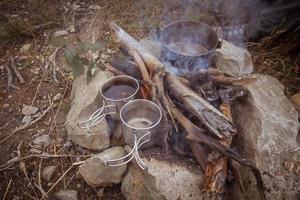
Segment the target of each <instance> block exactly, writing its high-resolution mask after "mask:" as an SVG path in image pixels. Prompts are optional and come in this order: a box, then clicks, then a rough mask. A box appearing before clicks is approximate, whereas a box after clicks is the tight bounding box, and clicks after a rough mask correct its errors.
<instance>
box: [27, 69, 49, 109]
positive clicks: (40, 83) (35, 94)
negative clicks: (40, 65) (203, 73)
mask: <svg viewBox="0 0 300 200" xmlns="http://www.w3.org/2000/svg"><path fill="white" fill-rule="evenodd" d="M45 74H46V71H44V72H43V75H42V78H41V80H40V82H39V84H38V86H37V88H36V90H35V93H34V96H33V99H32V101H31V105H33V103H34V101H35V99H36V96H37V93H38V91H39V89H40V87H41V85H42V82H43V80H44V77H45Z"/></svg>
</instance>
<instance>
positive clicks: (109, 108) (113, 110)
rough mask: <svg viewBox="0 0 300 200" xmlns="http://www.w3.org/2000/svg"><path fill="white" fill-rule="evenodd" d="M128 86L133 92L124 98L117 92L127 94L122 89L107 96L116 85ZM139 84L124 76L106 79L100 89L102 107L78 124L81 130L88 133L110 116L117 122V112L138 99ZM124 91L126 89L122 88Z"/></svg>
mask: <svg viewBox="0 0 300 200" xmlns="http://www.w3.org/2000/svg"><path fill="white" fill-rule="evenodd" d="M120 84H123V85H128V86H131V88H134V91H131V93H130V94H129V95H126V97H120V96H118V95H119V94H118V93H117V92H128V91H125V90H124V91H122V88H121V89H119V91H114V92H113V94H115V95H116V96H115V97H114V96H108V95H107V93H106V92H107V91H108V90H110V89H111V88H112V87H114V86H116V85H120ZM139 87H140V86H139V83H138V81H137V80H136V79H135V78H132V77H130V76H126V75H120V76H115V77H113V78H110V79H108V80H107V81H106V82H105V83H104V84H103V85H102V86H101V88H100V94H101V96H102V98H103V103H102V107H101V108H99V109H97V110H96V111H95V112H94V113H93V114H92V115H91V116H90V117H89V119H87V120H84V121H81V122H79V126H80V127H81V128H86V129H88V130H89V131H90V130H91V127H93V126H95V125H97V124H99V123H100V122H101V121H102V120H103V119H104V118H105V116H107V115H110V117H111V118H112V119H115V120H119V119H120V117H119V116H120V115H119V112H120V110H121V108H122V107H123V106H124V105H125V104H126V103H127V102H129V101H131V100H133V99H135V98H137V97H138V91H139ZM123 89H126V88H123Z"/></svg>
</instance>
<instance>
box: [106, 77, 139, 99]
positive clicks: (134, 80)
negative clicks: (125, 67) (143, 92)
mask: <svg viewBox="0 0 300 200" xmlns="http://www.w3.org/2000/svg"><path fill="white" fill-rule="evenodd" d="M118 78H127V79H129V80H131V81H133V82H134V83H135V84H136V90H135V92H134V93H133V94H131V95H130V96H128V97H125V98H123V99H113V98H109V97H107V96H105V95H104V94H103V87H104V86H105V84H108V83H109V82H111V81H114V79H118ZM139 90H140V84H139V82H138V81H137V80H136V79H135V78H133V77H131V76H128V75H118V76H113V77H111V78H110V79H108V80H106V81H105V82H104V83H103V84H102V86H101V88H100V94H101V96H102V97H103V98H104V99H105V100H107V101H111V102H119V101H127V100H130V99H132V98H133V97H134V96H135V95H136V94H137V93H138V92H139Z"/></svg>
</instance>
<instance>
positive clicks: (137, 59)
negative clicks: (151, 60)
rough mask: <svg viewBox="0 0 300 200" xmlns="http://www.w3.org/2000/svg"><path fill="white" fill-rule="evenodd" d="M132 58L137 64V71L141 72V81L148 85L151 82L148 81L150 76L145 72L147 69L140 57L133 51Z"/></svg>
mask: <svg viewBox="0 0 300 200" xmlns="http://www.w3.org/2000/svg"><path fill="white" fill-rule="evenodd" d="M132 56H133V58H134V61H135V62H136V63H137V65H138V67H139V70H140V72H141V75H142V77H143V80H144V81H145V82H146V83H147V84H150V83H151V82H152V81H151V79H150V75H149V73H148V71H147V68H146V66H145V64H144V62H143V60H142V58H141V57H140V55H139V54H138V53H137V51H136V50H134V51H133V52H132Z"/></svg>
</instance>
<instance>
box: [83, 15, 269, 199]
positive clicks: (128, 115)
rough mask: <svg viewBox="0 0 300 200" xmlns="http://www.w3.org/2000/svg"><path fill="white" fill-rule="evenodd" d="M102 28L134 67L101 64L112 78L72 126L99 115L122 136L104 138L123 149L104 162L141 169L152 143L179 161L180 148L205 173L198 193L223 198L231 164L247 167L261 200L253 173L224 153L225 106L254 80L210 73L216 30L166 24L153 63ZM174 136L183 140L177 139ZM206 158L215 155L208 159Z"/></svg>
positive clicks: (229, 125)
mask: <svg viewBox="0 0 300 200" xmlns="http://www.w3.org/2000/svg"><path fill="white" fill-rule="evenodd" d="M110 27H111V29H112V30H113V31H114V32H115V35H116V38H117V41H118V42H120V43H121V44H122V45H123V47H125V48H126V51H127V53H128V54H129V55H130V56H131V57H132V59H133V61H134V62H135V64H131V65H129V64H128V63H130V62H128V61H124V60H123V61H122V62H120V60H122V59H120V58H117V57H114V59H113V60H112V61H111V62H110V64H109V63H106V65H105V66H106V68H107V69H108V70H109V71H111V72H113V73H114V74H115V75H116V76H115V77H113V78H111V79H109V80H108V81H106V82H105V83H104V84H103V86H102V88H101V89H100V93H101V96H102V97H103V99H104V103H103V106H102V107H101V108H100V109H98V110H96V111H95V112H94V113H93V114H92V115H91V116H90V118H89V119H87V120H84V121H82V122H80V124H81V126H82V127H83V128H87V129H88V130H89V131H93V128H92V127H93V126H94V125H96V124H98V123H100V122H101V121H102V120H103V119H104V118H105V117H106V118H107V120H108V121H114V123H112V124H114V125H115V124H121V125H122V127H123V129H122V130H123V131H122V134H121V135H120V134H118V135H113V136H112V137H114V138H117V139H120V138H123V139H124V140H125V143H126V144H128V145H129V146H130V147H131V149H130V150H129V151H128V154H127V155H125V156H122V157H119V158H116V159H111V160H108V161H107V162H106V164H107V165H108V166H110V167H114V166H121V165H123V164H127V163H128V162H130V161H131V160H133V159H135V161H136V163H137V164H138V165H139V166H140V168H142V169H143V170H145V171H147V164H146V163H145V162H144V161H143V160H142V159H141V156H140V152H142V151H143V150H142V149H145V148H147V147H150V146H155V145H156V146H157V145H158V146H161V147H163V148H164V149H165V150H166V152H170V151H172V150H175V151H177V153H180V154H185V155H187V154H188V153H187V152H184V151H186V150H185V149H183V148H181V147H183V146H185V147H187V149H189V151H191V153H192V155H193V156H194V158H195V159H196V160H197V162H198V163H199V165H200V166H201V169H202V171H203V172H204V173H205V178H204V184H203V185H202V188H203V189H204V190H205V191H209V192H215V193H222V192H224V185H225V180H226V177H227V176H228V173H227V171H228V161H229V160H232V162H233V163H234V164H232V166H233V167H234V166H237V165H243V166H246V167H248V168H250V170H251V171H252V172H253V174H254V176H255V178H256V181H257V189H258V190H259V191H260V194H261V198H262V199H265V196H264V189H263V181H262V177H261V173H260V171H259V170H258V168H257V167H256V166H255V165H254V164H253V163H251V162H250V161H248V160H247V159H246V158H242V157H241V156H240V155H239V154H238V153H237V152H236V151H234V150H233V149H231V148H230V145H231V142H232V138H233V137H234V135H235V134H237V130H236V128H235V126H234V124H233V122H232V116H231V107H230V104H231V101H233V100H234V99H235V98H240V97H241V98H242V97H243V96H244V95H246V94H247V91H245V90H244V89H241V87H240V86H242V85H244V84H246V83H252V82H255V81H256V78H255V76H251V75H248V76H243V77H238V78H234V77H230V76H227V75H225V74H223V73H221V72H220V71H218V70H217V69H215V68H214V65H213V62H212V56H213V54H214V50H215V48H218V47H219V46H220V45H221V42H222V41H218V37H217V34H216V32H215V31H214V30H213V29H212V28H211V27H210V26H208V25H206V24H203V23H197V22H188V21H187V22H186V21H185V22H177V23H173V24H171V25H169V26H167V28H166V29H165V30H164V32H163V33H162V45H163V54H162V57H161V60H160V59H158V58H156V57H154V56H153V55H152V54H151V53H150V52H149V51H148V50H147V49H145V48H144V47H143V46H142V45H141V44H140V43H139V42H138V41H137V40H135V39H134V38H133V37H131V36H130V35H129V34H128V33H126V32H125V31H124V30H123V29H122V28H121V27H119V26H118V25H117V24H115V23H113V22H112V23H110ZM196 36H197V37H196ZM195 37H196V38H195ZM197 45H198V46H197ZM124 63H127V64H124ZM129 66H130V67H129ZM129 68H130V69H129ZM174 68H175V69H177V70H174ZM228 86H230V87H228ZM112 129H114V127H113V128H112ZM113 134H114V133H113ZM178 135H180V137H181V138H183V139H182V140H178V137H177V136H178ZM209 154H211V155H213V154H215V155H216V154H217V155H216V156H214V157H213V158H209V156H208V155H209ZM199 189H200V188H199Z"/></svg>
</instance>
